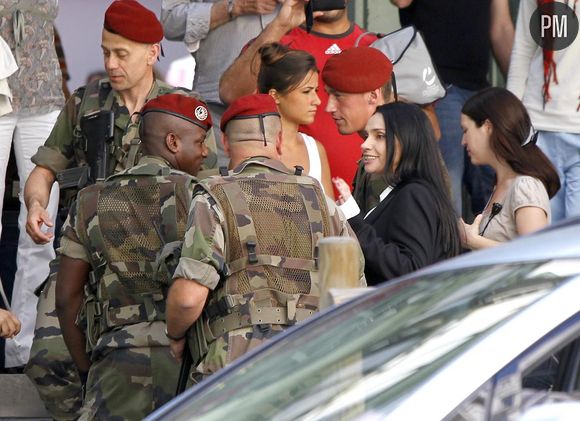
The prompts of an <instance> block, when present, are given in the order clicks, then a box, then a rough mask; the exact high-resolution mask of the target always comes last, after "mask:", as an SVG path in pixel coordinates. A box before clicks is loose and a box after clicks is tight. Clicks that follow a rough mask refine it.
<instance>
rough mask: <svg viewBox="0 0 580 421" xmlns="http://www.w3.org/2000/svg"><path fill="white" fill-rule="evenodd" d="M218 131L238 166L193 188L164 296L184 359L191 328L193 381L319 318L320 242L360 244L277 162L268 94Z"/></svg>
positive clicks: (314, 192)
mask: <svg viewBox="0 0 580 421" xmlns="http://www.w3.org/2000/svg"><path fill="white" fill-rule="evenodd" d="M221 128H222V131H223V132H224V134H225V136H224V139H225V140H224V146H225V150H226V152H227V153H228V154H229V156H230V159H231V161H230V165H231V166H232V167H235V169H234V170H233V172H230V173H229V175H226V174H225V173H224V174H223V175H222V176H221V177H219V176H216V177H211V178H209V179H207V180H206V182H202V183H201V184H200V185H198V187H196V192H197V194H196V195H194V199H193V203H192V205H191V208H190V211H189V219H188V228H187V232H186V235H185V240H184V244H183V250H182V254H181V259H180V260H179V265H178V268H177V269H176V271H175V275H174V283H173V284H172V286H171V288H170V290H169V295H168V299H167V332H168V333H167V335H168V337H169V338H170V339H171V349H172V352H173V353H174V355H175V356H176V357H177V358H178V359H180V358H181V357H182V355H183V352H184V347H185V342H186V341H185V336H186V332H188V331H189V334H188V344H189V350H187V351H185V352H191V354H192V356H193V364H194V367H195V369H194V372H193V373H192V379H193V380H194V381H197V380H199V379H200V378H202V377H204V376H207V375H209V374H212V373H214V372H215V371H217V370H219V369H220V368H222V367H224V366H225V365H227V364H229V363H230V362H232V361H233V360H235V359H236V358H238V357H240V356H241V355H243V354H245V353H246V352H248V351H249V350H250V349H252V348H254V347H256V346H258V345H260V344H261V343H263V342H264V341H265V340H267V339H269V338H271V337H272V336H273V335H275V334H277V333H279V332H280V331H282V330H284V329H286V328H287V327H289V326H291V325H293V324H295V323H297V322H300V321H301V320H303V319H305V318H307V317H309V316H311V315H312V314H313V313H315V312H316V311H317V310H318V301H319V284H318V269H317V261H316V246H317V243H318V240H320V239H321V238H323V237H326V236H350V237H353V238H356V237H355V236H354V234H353V233H352V231H351V230H350V227H349V226H348V223H347V222H346V220H345V219H344V216H343V215H342V213H341V212H340V211H339V210H338V208H337V207H336V206H335V204H334V203H333V202H332V201H331V200H330V199H328V198H327V197H326V196H325V195H324V193H323V192H322V188H321V187H320V184H319V183H318V182H317V181H316V180H315V179H313V178H311V177H307V176H303V175H301V168H300V167H297V168H296V171H294V170H289V169H288V168H286V167H285V166H284V165H283V164H282V163H281V162H280V161H279V157H280V155H279V154H280V151H281V142H282V140H281V133H280V128H281V125H280V117H279V115H278V112H277V109H276V104H275V103H274V101H273V99H272V97H270V96H269V95H250V96H246V97H242V98H239V99H238V100H236V101H234V102H233V103H232V104H231V105H230V107H229V108H228V109H227V110H226V112H225V113H224V115H223V117H222V120H221ZM359 256H360V259H361V261H362V259H363V258H362V252H361V253H360V254H359ZM363 266H364V265H363V264H361V267H363ZM361 285H366V282H365V280H364V275H363V273H362V271H361ZM206 301H207V303H206ZM184 309H189V310H187V311H184ZM202 310H203V312H202ZM200 316H201V317H200ZM194 322H195V325H194V326H193V327H192V324H194Z"/></svg>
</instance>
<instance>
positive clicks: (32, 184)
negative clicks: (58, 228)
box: [24, 165, 56, 244]
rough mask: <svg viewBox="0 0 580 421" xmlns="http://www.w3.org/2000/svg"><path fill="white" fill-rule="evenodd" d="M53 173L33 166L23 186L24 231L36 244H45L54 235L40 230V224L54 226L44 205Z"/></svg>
mask: <svg viewBox="0 0 580 421" xmlns="http://www.w3.org/2000/svg"><path fill="white" fill-rule="evenodd" d="M55 178H56V177H55V175H54V173H53V172H52V171H51V170H49V169H48V168H44V167H39V166H38V165H37V166H36V167H34V169H33V170H32V172H31V173H30V175H29V176H28V179H27V180H26V185H25V186H24V203H25V204H26V208H27V209H28V216H27V218H26V232H27V233H28V235H30V237H31V238H32V240H33V241H34V242H35V243H37V244H46V243H48V242H49V241H50V239H51V238H52V237H53V236H54V234H52V233H44V232H42V231H41V227H42V225H43V224H44V225H46V226H48V227H52V226H54V223H53V222H52V221H51V220H50V217H49V215H48V212H47V211H46V207H47V206H48V199H49V197H50V189H51V188H52V185H53V183H54V180H55Z"/></svg>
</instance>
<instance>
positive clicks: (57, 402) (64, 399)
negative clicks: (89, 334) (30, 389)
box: [25, 271, 82, 420]
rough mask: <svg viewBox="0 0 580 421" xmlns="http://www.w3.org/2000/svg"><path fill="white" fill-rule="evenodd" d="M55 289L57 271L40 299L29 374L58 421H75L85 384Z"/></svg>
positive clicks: (28, 368) (27, 369)
mask: <svg viewBox="0 0 580 421" xmlns="http://www.w3.org/2000/svg"><path fill="white" fill-rule="evenodd" d="M55 290H56V272H55V271H52V273H51V275H50V277H49V278H48V282H47V283H46V285H45V287H44V289H43V291H42V294H41V295H40V298H39V300H38V315H37V317H36V328H35V330H34V340H33V342H32V349H31V350H30V359H29V360H28V364H27V365H26V368H25V373H26V375H27V376H28V377H29V378H30V380H32V382H33V383H34V384H35V386H36V388H37V390H38V394H39V395H40V397H41V399H42V400H43V402H44V405H45V406H46V409H47V410H48V412H49V413H50V414H51V415H52V416H53V417H54V419H56V420H74V419H77V418H78V417H79V410H80V408H81V406H82V396H81V382H80V378H79V376H78V372H77V369H76V366H75V365H74V362H73V361H72V358H71V356H70V354H69V352H68V349H67V347H66V344H65V343H64V339H63V337H62V333H61V331H60V325H59V322H58V317H57V315H56V305H55Z"/></svg>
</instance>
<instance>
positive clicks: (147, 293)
mask: <svg viewBox="0 0 580 421" xmlns="http://www.w3.org/2000/svg"><path fill="white" fill-rule="evenodd" d="M195 184H196V179H195V178H194V177H192V176H190V175H188V174H186V173H183V172H181V171H178V170H175V169H172V168H171V167H169V165H168V164H167V162H165V161H164V160H163V159H161V158H158V157H150V156H146V157H143V158H142V159H141V162H140V164H139V165H137V166H135V167H133V168H130V169H128V170H124V171H122V172H120V173H118V174H116V175H113V176H111V177H109V178H108V179H107V180H106V181H105V182H104V183H97V184H94V185H92V186H89V187H86V188H84V189H82V190H81V191H80V192H79V195H78V200H77V202H76V205H75V206H74V207H73V208H71V210H70V212H69V217H68V219H67V221H66V222H65V225H64V227H63V238H62V240H61V247H60V248H59V253H61V254H63V255H66V256H68V257H71V258H75V259H82V260H85V261H86V262H88V263H90V265H91V267H92V272H91V277H90V280H89V282H88V286H87V288H85V291H86V294H85V295H86V297H85V301H86V302H85V311H86V320H87V321H86V322H87V339H88V340H89V342H90V341H92V343H90V345H91V347H94V346H95V344H96V342H97V340H98V338H99V337H100V336H101V335H102V334H103V333H105V332H108V331H111V329H113V328H116V327H120V326H123V328H122V329H120V330H124V331H126V332H130V331H132V330H137V331H142V330H143V327H142V326H136V325H137V324H139V323H140V322H152V321H155V320H164V319H165V295H166V294H165V293H166V289H167V285H168V283H169V280H170V278H171V273H168V272H169V269H167V268H166V266H165V261H166V257H167V256H166V255H167V254H168V253H167V250H168V247H169V248H170V250H171V249H173V250H176V249H177V250H178V248H179V246H180V245H181V240H182V238H183V236H184V233H185V227H186V221H187V211H188V209H189V205H190V202H191V197H192V193H193V188H194V185H195ZM177 252H178V251H177ZM98 314H102V316H98ZM120 330H119V329H115V330H114V331H113V333H114V336H115V337H117V336H118V335H121V337H126V336H123V335H126V333H124V334H117V333H118V332H119V331H120ZM159 333H161V336H158V337H154V336H150V337H147V336H143V337H141V338H140V339H136V340H138V341H140V343H141V344H142V345H143V346H146V345H147V344H149V343H150V342H151V341H153V343H154V344H160V343H161V344H164V345H167V340H166V338H165V337H164V335H162V332H159ZM117 340H119V338H118V337H117V339H116V340H112V339H111V337H110V335H109V336H108V342H110V344H109V345H108V346H114V345H113V344H115V343H117V345H118V346H119V347H122V346H124V345H123V344H125V345H127V346H129V345H131V346H135V345H136V343H135V341H134V340H133V341H131V342H130V344H127V343H126V342H125V341H124V340H121V341H120V342H116V341H117ZM102 345H103V346H107V344H102Z"/></svg>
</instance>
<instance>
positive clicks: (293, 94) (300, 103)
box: [258, 43, 334, 198]
mask: <svg viewBox="0 0 580 421" xmlns="http://www.w3.org/2000/svg"><path fill="white" fill-rule="evenodd" d="M258 53H259V54H260V58H261V60H262V61H261V65H260V72H259V73H258V92H260V93H262V94H269V95H271V96H272V97H273V98H274V100H275V101H276V104H277V105H278V111H279V112H280V117H281V118H282V138H283V142H282V157H281V158H282V162H283V163H284V164H285V165H286V166H287V167H288V168H292V167H294V166H296V165H299V166H301V167H302V168H303V169H304V172H305V173H306V174H308V175H309V176H311V177H313V178H316V179H317V180H318V181H320V184H322V187H323V188H324V192H325V193H326V195H327V196H329V197H331V198H334V197H333V196H334V193H333V190H332V181H331V179H330V169H329V166H328V158H327V157H326V150H325V149H324V146H322V144H321V143H320V142H318V141H317V140H315V139H314V138H312V137H310V136H307V135H305V134H304V133H300V132H299V131H298V130H299V126H301V125H308V124H311V123H312V122H313V121H314V116H315V115H316V109H317V108H318V106H319V105H320V98H318V94H317V91H318V68H317V67H316V61H315V60H314V57H312V55H310V54H309V53H307V52H306V51H301V50H292V49H290V48H288V47H286V46H284V45H281V44H278V43H272V44H266V45H264V46H262V47H261V48H260V49H259V50H258Z"/></svg>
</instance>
